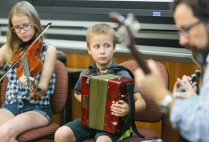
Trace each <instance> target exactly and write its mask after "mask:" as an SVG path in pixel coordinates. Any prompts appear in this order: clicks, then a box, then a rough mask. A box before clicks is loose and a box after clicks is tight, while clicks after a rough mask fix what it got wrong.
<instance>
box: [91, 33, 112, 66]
mask: <svg viewBox="0 0 209 142" xmlns="http://www.w3.org/2000/svg"><path fill="white" fill-rule="evenodd" d="M114 52H115V47H114V45H113V39H112V37H111V36H109V35H105V34H98V35H94V36H92V37H91V39H90V47H88V53H89V54H90V55H91V56H92V58H93V59H94V61H95V62H96V64H97V67H98V68H104V67H109V66H110V65H111V62H112V58H113V54H114Z"/></svg>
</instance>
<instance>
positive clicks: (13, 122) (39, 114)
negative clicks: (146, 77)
mask: <svg viewBox="0 0 209 142" xmlns="http://www.w3.org/2000/svg"><path fill="white" fill-rule="evenodd" d="M17 104H18V103H17V102H16V103H13V104H6V103H4V104H3V105H2V108H1V109H0V125H1V127H0V128H1V129H6V130H9V131H12V133H14V134H17V135H19V134H20V133H22V132H25V131H27V130H30V129H34V128H38V127H42V126H46V125H48V124H49V122H50V120H51V110H50V108H48V107H49V106H39V105H35V104H30V103H29V102H24V105H23V106H22V107H18V105H17ZM1 116H2V117H1Z"/></svg>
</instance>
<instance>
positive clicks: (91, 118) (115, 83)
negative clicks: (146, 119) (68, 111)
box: [81, 74, 134, 133]
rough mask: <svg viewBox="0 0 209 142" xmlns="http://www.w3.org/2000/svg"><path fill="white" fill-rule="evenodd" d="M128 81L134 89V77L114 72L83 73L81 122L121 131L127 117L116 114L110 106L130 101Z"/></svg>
mask: <svg viewBox="0 0 209 142" xmlns="http://www.w3.org/2000/svg"><path fill="white" fill-rule="evenodd" d="M127 83H131V85H132V87H131V88H132V89H134V79H132V78H127V77H122V76H118V75H113V74H106V75H93V76H92V75H88V74H86V75H83V76H82V96H81V124H82V125H83V126H87V127H90V128H93V129H97V130H102V131H106V132H110V133H121V130H122V128H123V124H124V121H125V117H117V116H114V115H113V114H112V112H111V109H110V107H111V105H112V103H113V102H115V103H117V102H118V101H119V100H124V101H126V102H128V94H127V92H128V90H127V88H126V84H127ZM132 92H133V91H132Z"/></svg>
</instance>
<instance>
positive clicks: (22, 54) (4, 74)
mask: <svg viewBox="0 0 209 142" xmlns="http://www.w3.org/2000/svg"><path fill="white" fill-rule="evenodd" d="M51 25H52V22H50V23H48V24H47V25H46V27H45V28H44V29H43V31H42V32H41V33H40V34H39V36H38V37H37V38H36V39H35V40H34V41H33V42H32V43H31V45H30V46H29V47H28V48H27V49H26V50H24V51H23V52H22V53H21V55H20V56H19V57H18V58H17V60H16V61H15V62H14V63H13V64H12V65H11V66H10V67H9V68H8V69H7V71H5V72H4V73H3V74H2V75H1V76H0V77H1V78H0V82H1V81H2V80H3V78H4V77H5V76H6V74H7V73H8V71H9V70H10V69H11V68H13V67H14V66H15V65H16V64H17V63H18V62H19V61H20V60H21V59H22V57H23V56H24V55H25V54H26V53H27V51H29V49H30V48H31V47H32V46H33V45H34V44H35V43H36V41H37V40H38V39H39V38H40V37H41V36H42V35H43V34H44V32H45V31H46V30H47V29H48V28H49V27H50V26H51Z"/></svg>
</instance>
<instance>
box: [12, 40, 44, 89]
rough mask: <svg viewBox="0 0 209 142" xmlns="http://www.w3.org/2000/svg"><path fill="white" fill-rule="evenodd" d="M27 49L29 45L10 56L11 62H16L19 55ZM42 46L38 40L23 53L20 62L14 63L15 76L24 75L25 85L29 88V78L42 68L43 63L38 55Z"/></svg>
mask: <svg viewBox="0 0 209 142" xmlns="http://www.w3.org/2000/svg"><path fill="white" fill-rule="evenodd" d="M28 47H29V44H26V45H24V47H20V48H19V49H18V50H17V51H15V53H14V54H13V56H12V61H13V62H14V61H16V60H17V59H18V58H19V56H20V55H21V53H22V52H23V51H25V50H26V49H27V48H28ZM42 48H43V45H42V43H40V42H39V41H38V40H37V41H36V42H35V43H34V44H33V45H32V47H31V48H30V49H29V50H28V51H27V52H26V53H25V56H23V57H22V60H21V61H19V62H17V63H16V65H15V66H16V68H17V72H16V76H17V77H21V76H22V75H25V76H26V77H27V84H28V86H31V85H32V84H31V81H30V80H29V77H30V76H32V77H34V76H35V75H37V74H38V73H39V72H40V71H41V69H42V67H43V63H42V62H41V60H40V58H39V55H40V53H41V52H42Z"/></svg>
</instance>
